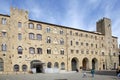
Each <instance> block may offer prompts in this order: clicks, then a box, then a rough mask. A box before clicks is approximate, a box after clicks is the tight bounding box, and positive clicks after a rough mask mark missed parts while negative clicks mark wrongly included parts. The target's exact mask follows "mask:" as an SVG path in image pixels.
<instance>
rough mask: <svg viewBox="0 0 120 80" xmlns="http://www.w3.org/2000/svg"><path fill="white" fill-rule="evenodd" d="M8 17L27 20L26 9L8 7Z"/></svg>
mask: <svg viewBox="0 0 120 80" xmlns="http://www.w3.org/2000/svg"><path fill="white" fill-rule="evenodd" d="M10 17H11V18H13V19H14V20H15V19H16V20H17V21H21V20H23V21H26V20H28V11H27V10H23V9H18V8H15V7H11V8H10Z"/></svg>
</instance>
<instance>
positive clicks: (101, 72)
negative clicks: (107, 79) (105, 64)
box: [87, 70, 116, 76]
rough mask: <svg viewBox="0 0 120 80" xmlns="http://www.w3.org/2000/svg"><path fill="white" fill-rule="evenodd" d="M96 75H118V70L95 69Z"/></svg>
mask: <svg viewBox="0 0 120 80" xmlns="http://www.w3.org/2000/svg"><path fill="white" fill-rule="evenodd" d="M87 73H89V74H91V72H90V71H89V72H87ZM95 74H96V75H107V76H116V71H113V70H111V71H95Z"/></svg>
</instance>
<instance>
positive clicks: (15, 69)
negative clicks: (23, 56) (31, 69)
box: [13, 64, 19, 72]
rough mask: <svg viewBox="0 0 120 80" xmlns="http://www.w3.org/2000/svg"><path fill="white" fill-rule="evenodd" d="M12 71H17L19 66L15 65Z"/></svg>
mask: <svg viewBox="0 0 120 80" xmlns="http://www.w3.org/2000/svg"><path fill="white" fill-rule="evenodd" d="M13 69H14V71H16V72H17V71H19V65H17V64H15V65H14V68H13Z"/></svg>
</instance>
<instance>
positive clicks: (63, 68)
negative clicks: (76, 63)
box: [61, 62, 65, 70]
mask: <svg viewBox="0 0 120 80" xmlns="http://www.w3.org/2000/svg"><path fill="white" fill-rule="evenodd" d="M61 70H65V63H64V62H62V63H61Z"/></svg>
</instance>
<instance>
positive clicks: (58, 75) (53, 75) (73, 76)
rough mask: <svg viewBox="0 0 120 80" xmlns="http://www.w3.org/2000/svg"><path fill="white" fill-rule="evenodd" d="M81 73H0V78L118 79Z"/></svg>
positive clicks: (43, 79)
mask: <svg viewBox="0 0 120 80" xmlns="http://www.w3.org/2000/svg"><path fill="white" fill-rule="evenodd" d="M82 76H83V74H82V73H79V72H78V73H47V74H46V73H45V74H44V73H39V74H8V75H6V74H0V80H120V79H118V78H117V77H116V76H108V75H97V74H96V75H95V77H94V78H93V77H91V74H89V73H87V76H86V77H84V78H83V77H82Z"/></svg>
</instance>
